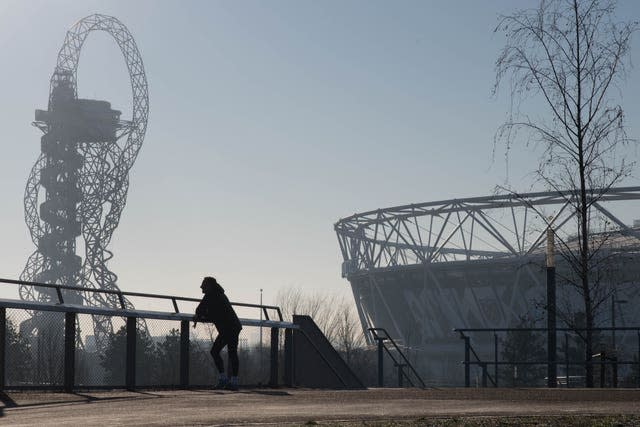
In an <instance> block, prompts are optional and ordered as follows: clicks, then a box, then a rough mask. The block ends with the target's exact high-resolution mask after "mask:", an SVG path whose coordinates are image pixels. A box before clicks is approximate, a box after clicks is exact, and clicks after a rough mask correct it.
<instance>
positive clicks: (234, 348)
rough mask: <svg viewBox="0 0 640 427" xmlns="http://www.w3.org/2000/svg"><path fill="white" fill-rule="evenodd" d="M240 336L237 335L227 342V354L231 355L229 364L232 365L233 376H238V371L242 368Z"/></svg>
mask: <svg viewBox="0 0 640 427" xmlns="http://www.w3.org/2000/svg"><path fill="white" fill-rule="evenodd" d="M238 336H239V333H235V334H233V335H232V336H230V337H229V338H228V340H227V352H228V353H229V363H230V364H231V376H233V377H237V376H238V369H239V368H240V359H238Z"/></svg>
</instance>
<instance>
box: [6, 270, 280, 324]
mask: <svg viewBox="0 0 640 427" xmlns="http://www.w3.org/2000/svg"><path fill="white" fill-rule="evenodd" d="M0 283H6V284H13V285H24V286H34V287H39V288H47V289H55V290H56V294H57V296H58V304H64V303H65V301H64V297H63V295H62V290H68V291H75V292H92V293H98V294H107V295H116V296H117V297H118V300H119V302H120V309H122V310H126V309H127V307H126V304H125V299H124V297H141V298H151V299H163V300H170V301H171V302H172V303H173V308H174V313H180V309H179V308H178V301H188V302H200V299H197V298H189V297H179V296H174V295H160V294H149V293H141V292H126V291H120V290H118V291H112V290H107V289H95V288H83V287H79V286H66V285H56V284H48V283H38V282H28V281H24V280H13V279H3V278H0ZM25 302H26V301H25ZM231 305H233V306H236V307H253V308H259V309H261V310H262V312H263V314H264V317H265V320H270V319H269V310H275V311H276V313H277V315H278V320H279V321H280V322H282V312H281V310H280V307H277V306H273V305H264V304H250V303H243V302H231ZM87 307H89V306H87ZM103 308H114V307H103Z"/></svg>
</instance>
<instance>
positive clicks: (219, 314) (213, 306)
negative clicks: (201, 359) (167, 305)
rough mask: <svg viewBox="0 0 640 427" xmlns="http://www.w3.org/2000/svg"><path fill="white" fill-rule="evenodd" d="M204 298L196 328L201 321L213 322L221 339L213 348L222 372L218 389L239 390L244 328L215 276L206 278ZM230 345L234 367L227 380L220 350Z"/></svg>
mask: <svg viewBox="0 0 640 427" xmlns="http://www.w3.org/2000/svg"><path fill="white" fill-rule="evenodd" d="M200 289H202V293H203V294H204V297H203V298H202V301H200V304H198V307H197V308H196V315H195V316H194V317H193V322H194V323H193V327H194V328H195V327H196V323H198V321H205V322H207V321H208V322H213V324H214V325H215V326H216V329H217V330H218V336H217V337H216V339H215V341H214V342H213V347H211V356H212V357H213V362H214V363H215V365H216V368H217V369H218V373H219V376H218V385H217V386H216V388H218V389H221V388H227V389H229V390H237V389H238V368H239V364H240V362H239V360H238V336H239V335H240V330H241V329H242V325H241V324H240V320H239V319H238V316H237V315H236V312H235V311H234V310H233V307H232V306H231V303H230V302H229V299H228V298H227V296H226V295H225V294H224V289H223V288H222V286H220V284H219V283H218V282H217V281H216V279H214V278H213V277H205V278H204V280H202V285H200ZM224 346H227V353H228V354H229V363H230V365H231V379H227V375H226V374H225V372H224V362H223V361H222V357H220V351H222V349H223V348H224Z"/></svg>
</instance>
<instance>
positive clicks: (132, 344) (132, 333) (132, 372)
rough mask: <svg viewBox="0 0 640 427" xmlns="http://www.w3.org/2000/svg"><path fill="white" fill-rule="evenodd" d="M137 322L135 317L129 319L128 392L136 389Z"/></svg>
mask: <svg viewBox="0 0 640 427" xmlns="http://www.w3.org/2000/svg"><path fill="white" fill-rule="evenodd" d="M137 326H138V325H137V321H136V318H135V317H127V367H126V386H127V390H135V388H136V335H137V331H136V329H137Z"/></svg>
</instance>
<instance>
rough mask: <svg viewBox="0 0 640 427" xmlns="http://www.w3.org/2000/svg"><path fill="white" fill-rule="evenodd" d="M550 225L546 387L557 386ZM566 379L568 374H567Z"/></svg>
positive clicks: (553, 264)
mask: <svg viewBox="0 0 640 427" xmlns="http://www.w3.org/2000/svg"><path fill="white" fill-rule="evenodd" d="M553 237H554V236H553V229H552V228H551V224H549V228H548V229H547V260H546V261H547V387H549V388H556V387H557V385H558V369H557V365H556V267H555V263H554V242H553ZM566 375H567V378H568V377H569V373H568V372H567V374H566Z"/></svg>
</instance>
